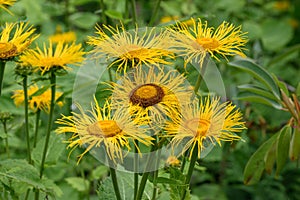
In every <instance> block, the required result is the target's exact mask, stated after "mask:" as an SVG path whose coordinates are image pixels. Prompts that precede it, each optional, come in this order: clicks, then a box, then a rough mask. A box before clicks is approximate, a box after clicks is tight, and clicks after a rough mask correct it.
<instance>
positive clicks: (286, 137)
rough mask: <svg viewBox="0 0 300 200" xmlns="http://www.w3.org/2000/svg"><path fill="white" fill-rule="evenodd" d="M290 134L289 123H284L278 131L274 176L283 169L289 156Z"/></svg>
mask: <svg viewBox="0 0 300 200" xmlns="http://www.w3.org/2000/svg"><path fill="white" fill-rule="evenodd" d="M291 134H292V128H291V127H290V126H289V125H286V126H285V127H283V128H282V129H281V131H280V135H279V140H278V145H277V152H276V157H277V160H276V176H278V175H279V173H280V172H281V170H282V169H283V167H284V165H285V163H286V160H287V158H288V156H289V148H290V141H291Z"/></svg>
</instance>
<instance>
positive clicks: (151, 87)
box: [111, 66, 193, 123]
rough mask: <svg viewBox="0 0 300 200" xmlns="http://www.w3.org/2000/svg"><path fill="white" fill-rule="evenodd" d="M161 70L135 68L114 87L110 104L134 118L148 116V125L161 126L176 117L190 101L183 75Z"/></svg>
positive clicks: (153, 67) (158, 68)
mask: <svg viewBox="0 0 300 200" xmlns="http://www.w3.org/2000/svg"><path fill="white" fill-rule="evenodd" d="M165 71H166V70H164V67H156V66H151V67H144V68H143V67H137V68H134V69H132V71H131V72H128V73H127V74H125V75H124V76H123V77H122V79H121V80H119V81H118V82H117V83H115V84H113V87H112V91H113V94H112V98H111V99H112V103H113V105H116V106H123V107H125V110H127V109H128V110H129V112H130V114H131V115H133V116H137V117H140V116H144V117H145V116H147V118H148V119H149V121H148V122H159V123H163V121H164V120H165V119H166V117H169V118H173V117H176V116H177V115H178V114H179V112H180V107H181V105H183V104H187V103H189V102H190V100H191V99H192V97H193V91H192V90H191V89H190V87H189V85H188V83H187V82H186V80H185V78H184V76H183V75H181V74H179V73H178V72H177V71H175V70H169V71H166V72H165Z"/></svg>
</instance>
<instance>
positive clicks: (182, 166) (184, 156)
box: [180, 151, 188, 172]
mask: <svg viewBox="0 0 300 200" xmlns="http://www.w3.org/2000/svg"><path fill="white" fill-rule="evenodd" d="M187 156H188V151H186V152H185V153H184V155H183V158H182V163H181V167H180V171H181V172H183V171H184V167H185V163H186V157H187Z"/></svg>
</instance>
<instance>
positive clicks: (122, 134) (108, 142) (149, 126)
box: [56, 19, 247, 166]
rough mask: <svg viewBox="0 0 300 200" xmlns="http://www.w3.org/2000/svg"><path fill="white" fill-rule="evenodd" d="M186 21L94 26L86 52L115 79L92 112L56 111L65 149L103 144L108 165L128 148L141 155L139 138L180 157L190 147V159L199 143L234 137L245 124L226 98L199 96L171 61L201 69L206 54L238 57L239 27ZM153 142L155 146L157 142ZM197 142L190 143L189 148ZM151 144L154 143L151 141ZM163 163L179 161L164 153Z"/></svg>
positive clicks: (241, 35) (241, 36)
mask: <svg viewBox="0 0 300 200" xmlns="http://www.w3.org/2000/svg"><path fill="white" fill-rule="evenodd" d="M191 23H192V24H191V27H190V26H188V25H187V24H186V23H177V24H176V26H174V27H170V28H167V29H159V28H144V29H141V28H135V29H134V30H132V31H126V30H125V28H124V26H121V27H111V26H105V25H104V26H103V28H102V27H100V26H97V27H96V34H97V36H90V37H89V41H88V43H89V44H90V45H93V46H94V50H92V52H91V57H92V58H94V59H99V60H102V61H103V60H104V61H105V62H107V63H108V64H107V68H108V69H109V70H111V69H115V72H116V75H117V76H116V77H117V79H118V80H117V81H116V82H112V81H111V82H110V83H109V85H110V91H111V93H112V95H111V96H110V98H109V99H108V100H107V101H106V102H105V104H104V106H103V107H100V106H99V103H98V100H97V99H96V98H94V104H93V105H92V110H91V111H89V112H84V110H83V109H82V107H81V105H77V108H78V109H79V113H76V112H73V116H63V117H62V118H61V119H58V120H57V123H58V124H60V125H64V126H61V127H59V128H58V129H57V130H56V132H57V133H59V134H61V133H65V132H71V133H73V136H72V137H71V138H70V139H69V147H71V148H74V147H77V146H78V145H79V146H85V147H86V150H85V151H84V152H83V154H81V155H80V156H79V159H81V158H82V156H83V155H84V154H85V153H87V152H88V151H90V150H91V149H92V148H93V147H100V146H101V147H104V148H105V151H106V153H107V155H108V157H109V159H110V160H112V161H113V162H114V163H115V164H116V163H120V162H123V159H124V157H125V156H126V155H127V153H128V152H130V151H131V149H132V147H135V149H136V150H137V151H138V152H139V153H141V149H140V147H139V144H143V145H145V146H155V145H157V144H158V143H159V142H160V141H161V140H163V138H164V139H165V138H167V141H169V142H168V144H165V145H169V146H171V147H172V149H173V152H175V151H174V149H176V148H177V147H178V146H182V148H181V151H180V154H179V155H177V156H180V155H184V154H185V152H189V155H190V156H189V157H190V158H191V153H192V152H193V151H194V150H195V149H197V155H198V156H197V157H198V158H200V155H201V151H202V150H203V149H204V148H205V147H206V144H208V143H209V144H212V145H214V144H219V145H221V141H231V142H232V141H235V140H239V139H240V136H238V135H236V134H235V133H239V132H241V131H242V130H243V129H245V124H244V122H243V121H242V114H241V113H240V111H239V109H237V108H236V106H234V105H232V103H230V102H225V103H221V102H220V98H218V97H206V98H200V99H198V97H197V96H196V95H195V94H194V90H193V87H191V86H190V85H189V82H188V80H187V79H186V77H185V75H183V74H181V73H180V72H179V71H177V70H176V69H175V68H172V65H173V66H174V65H175V62H176V58H178V57H180V56H182V57H184V59H185V63H186V64H187V63H190V62H195V61H197V63H198V64H199V68H201V67H202V65H203V63H204V59H205V58H207V57H210V58H214V59H216V60H217V61H220V58H222V57H223V58H225V60H227V59H228V58H227V57H228V56H233V55H240V56H245V55H244V53H243V52H242V51H243V50H244V45H245V44H246V42H247V39H246V36H245V33H242V32H241V27H237V28H236V27H234V25H232V24H229V23H227V22H223V23H222V24H221V25H220V26H219V27H218V28H217V29H216V30H214V28H213V27H208V24H207V22H205V23H202V21H201V20H200V19H199V20H197V21H196V20H194V19H191ZM157 147H158V146H157ZM195 147H197V148H195ZM158 148H159V147H158ZM171 158H172V160H169V161H168V163H169V164H170V165H174V166H177V165H179V163H180V161H178V160H177V157H171Z"/></svg>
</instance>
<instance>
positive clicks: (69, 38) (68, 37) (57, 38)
mask: <svg viewBox="0 0 300 200" xmlns="http://www.w3.org/2000/svg"><path fill="white" fill-rule="evenodd" d="M49 40H50V41H51V42H52V43H59V42H64V43H69V42H74V41H76V34H75V32H73V31H69V32H65V33H56V34H54V35H51V36H50V37H49Z"/></svg>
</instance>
